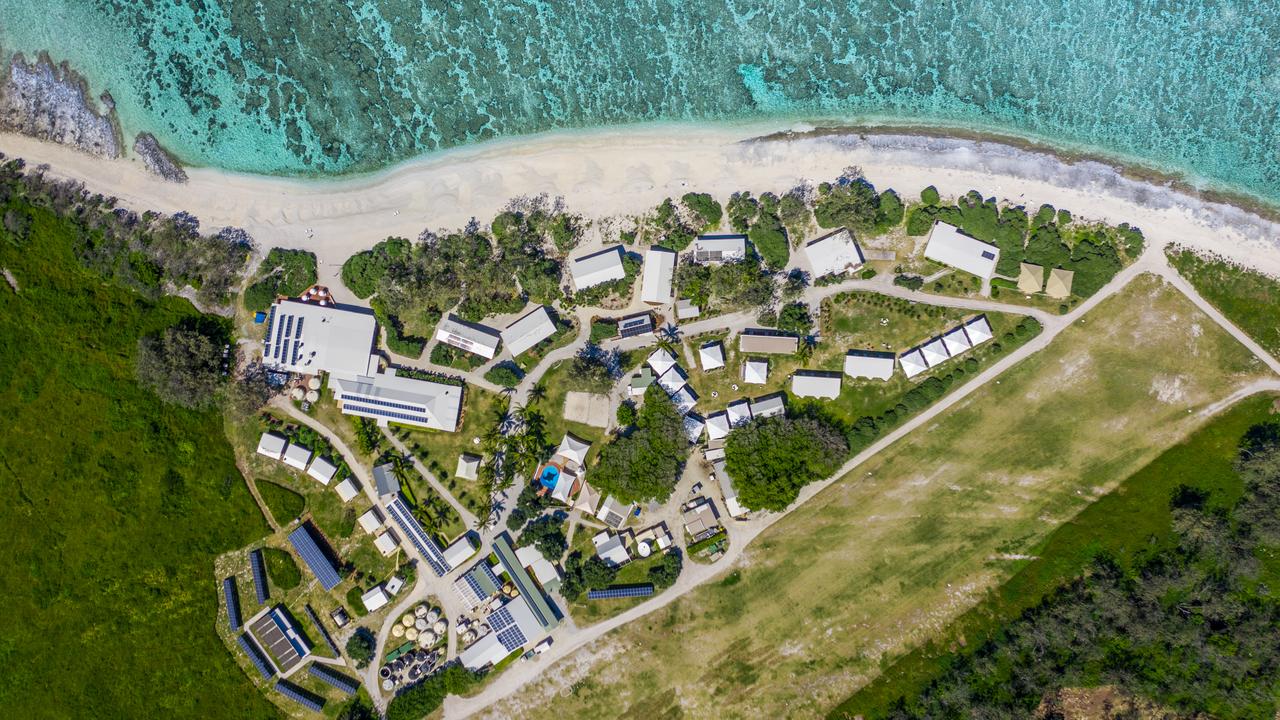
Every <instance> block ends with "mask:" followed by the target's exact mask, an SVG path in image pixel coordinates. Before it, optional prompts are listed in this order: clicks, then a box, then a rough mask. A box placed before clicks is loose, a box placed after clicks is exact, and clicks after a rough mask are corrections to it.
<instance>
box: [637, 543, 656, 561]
mask: <svg viewBox="0 0 1280 720" xmlns="http://www.w3.org/2000/svg"><path fill="white" fill-rule="evenodd" d="M636 552H637V553H639V554H640V557H642V558H647V557H649V555H651V554H652V553H653V548H652V547H650V546H649V543H648V542H643V541H642V542H639V543H636Z"/></svg>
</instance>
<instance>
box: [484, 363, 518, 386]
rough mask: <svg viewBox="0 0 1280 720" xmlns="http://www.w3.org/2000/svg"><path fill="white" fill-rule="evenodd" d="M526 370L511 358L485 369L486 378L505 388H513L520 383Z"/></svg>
mask: <svg viewBox="0 0 1280 720" xmlns="http://www.w3.org/2000/svg"><path fill="white" fill-rule="evenodd" d="M523 377H524V371H522V370H521V369H520V366H519V365H516V364H515V363H513V362H511V361H510V360H503V361H502V362H500V363H498V364H496V365H494V366H493V367H491V368H489V369H488V370H487V371H485V374H484V379H485V380H488V381H489V382H491V383H493V384H494V385H498V386H500V387H505V388H513V387H515V386H517V385H519V384H520V379H521V378H523Z"/></svg>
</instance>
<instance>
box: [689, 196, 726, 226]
mask: <svg viewBox="0 0 1280 720" xmlns="http://www.w3.org/2000/svg"><path fill="white" fill-rule="evenodd" d="M680 201H681V202H683V203H684V206H685V207H687V208H689V210H690V211H692V212H693V213H694V214H695V215H697V216H698V219H700V220H702V228H701V229H706V228H711V227H715V226H716V225H719V224H720V218H722V217H724V209H723V208H721V207H720V203H719V201H717V200H716V199H715V198H713V197H711V196H710V195H708V194H707V193H685V194H684V197H682V198H680Z"/></svg>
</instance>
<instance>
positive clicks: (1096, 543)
mask: <svg viewBox="0 0 1280 720" xmlns="http://www.w3.org/2000/svg"><path fill="white" fill-rule="evenodd" d="M1275 401H1276V399H1275V398H1274V397H1273V396H1270V395H1265V396H1258V397H1254V398H1250V399H1248V400H1245V401H1243V402H1241V403H1240V404H1239V405H1236V406H1235V407H1233V408H1231V409H1230V410H1228V411H1226V412H1224V413H1223V414H1221V415H1219V416H1217V417H1215V418H1214V419H1213V420H1212V421H1211V422H1210V423H1209V424H1208V425H1206V426H1205V427H1203V428H1201V429H1200V430H1198V431H1196V433H1195V434H1193V435H1192V436H1191V437H1189V438H1187V440H1186V441H1184V442H1182V443H1180V444H1178V445H1175V446H1174V447H1172V448H1170V449H1169V450H1167V451H1166V452H1165V453H1164V454H1162V455H1161V456H1160V457H1158V458H1156V459H1155V461H1153V462H1152V463H1151V464H1149V465H1147V466H1146V467H1144V468H1142V469H1141V470H1139V471H1138V472H1136V473H1134V474H1133V475H1130V476H1129V477H1128V478H1126V479H1125V480H1124V482H1123V483H1121V484H1120V486H1119V487H1117V488H1116V489H1115V490H1114V491H1112V492H1111V493H1109V494H1108V495H1106V496H1105V497H1103V498H1102V499H1100V500H1098V502H1096V503H1094V504H1092V505H1090V506H1089V507H1087V508H1085V509H1084V511H1082V512H1081V513H1080V514H1079V515H1077V516H1076V517H1075V518H1073V519H1072V520H1070V521H1068V522H1067V523H1065V524H1063V525H1062V526H1060V527H1059V528H1058V529H1057V530H1055V531H1054V532H1053V533H1052V534H1051V535H1049V537H1048V538H1046V539H1045V540H1044V541H1043V542H1041V543H1040V544H1039V545H1038V546H1037V547H1035V548H1034V549H1033V550H1031V552H1030V553H1028V554H1029V555H1032V556H1034V558H1035V559H1034V560H1029V561H1028V562H1027V563H1026V565H1025V567H1023V568H1022V569H1021V570H1020V571H1018V573H1017V574H1016V575H1014V576H1013V577H1012V578H1010V579H1009V580H1008V581H1007V582H1005V583H1003V584H1002V585H1000V586H999V587H998V588H996V589H995V590H994V591H993V592H991V593H990V594H989V595H988V596H987V597H986V598H985V599H984V600H983V601H982V602H981V603H979V604H978V605H977V606H976V607H974V608H973V609H972V610H970V611H968V612H966V613H965V614H963V615H962V616H960V617H959V618H958V619H957V620H956V621H955V622H954V623H952V624H951V625H950V626H949V627H948V628H947V629H946V630H945V631H944V632H943V633H941V634H940V635H939V637H938V638H937V639H936V640H934V641H932V642H929V643H926V644H925V645H922V646H921V647H919V648H917V649H915V650H913V651H912V652H910V653H908V654H907V655H906V656H905V657H903V658H901V659H899V660H898V661H896V662H894V663H893V664H892V665H890V666H889V667H888V668H886V669H885V671H884V673H883V674H882V675H881V676H880V677H879V678H877V679H876V680H875V681H874V682H872V683H871V684H870V685H868V686H867V687H865V688H863V689H862V690H860V691H859V692H857V693H855V694H854V695H853V696H852V697H851V698H849V699H848V700H846V701H845V702H844V703H842V704H841V705H840V706H838V707H837V708H836V709H835V710H833V711H832V712H831V713H830V717H832V718H849V717H855V716H858V715H864V716H866V717H877V716H879V715H881V714H882V713H883V712H884V711H885V710H887V709H888V708H889V705H890V704H891V703H892V702H894V701H895V700H896V699H897V698H899V697H910V696H914V695H915V694H917V693H918V692H919V690H920V689H921V688H922V687H924V686H925V685H926V684H927V683H928V681H929V679H930V678H931V677H932V676H933V673H934V672H936V670H937V668H939V666H940V665H941V664H942V663H944V662H946V660H947V658H948V657H949V656H951V655H953V654H954V653H960V652H964V651H965V648H974V647H977V646H979V645H980V644H981V643H982V642H983V641H984V640H985V639H987V638H988V637H990V636H991V635H992V633H993V632H994V631H996V630H998V629H999V628H1000V627H1001V625H1002V624H1003V623H1005V622H1008V621H1010V620H1013V619H1016V618H1017V617H1018V616H1019V615H1020V614H1021V613H1022V612H1023V611H1024V610H1026V609H1027V608H1030V607H1033V606H1035V605H1036V604H1037V603H1038V602H1039V601H1040V600H1041V598H1043V597H1045V596H1047V595H1048V594H1049V593H1051V592H1052V591H1053V590H1055V589H1056V588H1058V587H1060V586H1062V585H1064V584H1065V583H1067V582H1068V581H1069V580H1071V579H1072V578H1075V577H1077V576H1079V575H1080V573H1081V572H1083V571H1084V570H1085V569H1087V568H1088V566H1089V564H1090V563H1091V561H1092V560H1093V558H1094V557H1096V556H1098V555H1099V554H1101V553H1106V554H1108V555H1110V556H1111V557H1113V558H1115V559H1116V560H1117V561H1118V562H1119V563H1120V564H1121V565H1122V566H1124V567H1126V568H1128V567H1131V566H1133V565H1134V562H1135V560H1138V559H1140V558H1142V557H1144V556H1149V555H1151V554H1154V553H1156V552H1159V551H1160V550H1162V549H1164V548H1167V547H1171V546H1172V545H1173V542H1174V540H1175V533H1174V531H1173V526H1172V514H1171V512H1170V510H1169V498H1170V496H1171V495H1172V494H1173V491H1174V489H1175V488H1177V487H1178V486H1180V485H1187V486H1190V487H1194V488H1198V489H1200V490H1203V491H1205V492H1206V493H1208V494H1209V496H1210V497H1211V498H1212V502H1213V503H1214V504H1215V505H1217V506H1218V507H1222V508H1227V507H1230V506H1232V505H1234V504H1235V502H1236V500H1237V499H1238V498H1239V497H1240V495H1241V492H1242V491H1243V486H1242V485H1241V482H1240V476H1239V475H1238V474H1237V473H1236V472H1235V471H1234V470H1233V469H1232V462H1233V461H1234V460H1235V458H1236V452H1237V448H1238V446H1239V442H1240V438H1241V437H1242V436H1243V435H1244V433H1245V431H1246V430H1248V429H1249V428H1250V427H1252V426H1253V425H1255V424H1257V423H1259V422H1263V421H1265V420H1266V419H1268V418H1269V417H1271V416H1272V414H1273V413H1274V411H1275Z"/></svg>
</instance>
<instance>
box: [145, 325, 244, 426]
mask: <svg viewBox="0 0 1280 720" xmlns="http://www.w3.org/2000/svg"><path fill="white" fill-rule="evenodd" d="M214 325H215V323H201V324H198V325H197V324H191V323H186V324H183V325H180V326H176V327H171V328H167V329H165V330H164V332H162V333H160V334H159V335H153V336H149V337H143V338H141V339H139V340H138V362H137V372H138V381H139V382H141V383H142V385H143V386H145V387H147V388H149V389H151V391H152V392H154V393H155V394H156V395H157V396H159V397H160V399H161V400H164V401H165V402H167V403H172V404H174V405H181V406H183V407H188V408H202V407H208V406H210V405H211V404H213V402H214V400H215V399H217V397H218V392H219V391H220V390H221V389H222V385H223V381H224V377H223V375H222V351H223V348H224V347H225V345H226V338H225V335H224V333H225V331H222V330H221V328H215V327H213V326H214ZM215 333H217V334H215Z"/></svg>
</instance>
